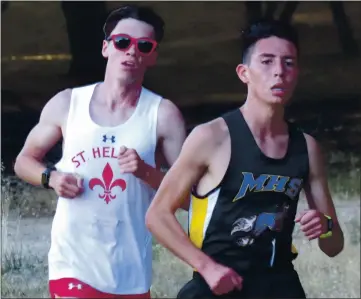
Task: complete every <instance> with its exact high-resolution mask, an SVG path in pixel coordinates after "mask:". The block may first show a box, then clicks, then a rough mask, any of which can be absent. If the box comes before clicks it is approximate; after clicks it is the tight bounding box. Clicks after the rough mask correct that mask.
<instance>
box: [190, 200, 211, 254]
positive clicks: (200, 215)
mask: <svg viewBox="0 0 361 299" xmlns="http://www.w3.org/2000/svg"><path fill="white" fill-rule="evenodd" d="M207 208H208V197H206V198H202V199H199V198H197V197H195V196H193V195H192V204H191V209H192V218H191V220H190V227H189V237H190V239H191V241H192V242H193V244H194V245H195V246H196V247H198V248H201V247H202V244H203V237H204V236H203V229H204V222H205V220H206V215H207Z"/></svg>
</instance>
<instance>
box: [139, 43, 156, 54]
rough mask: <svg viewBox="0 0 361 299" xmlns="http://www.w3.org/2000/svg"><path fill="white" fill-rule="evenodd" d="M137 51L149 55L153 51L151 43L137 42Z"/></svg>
mask: <svg viewBox="0 0 361 299" xmlns="http://www.w3.org/2000/svg"><path fill="white" fill-rule="evenodd" d="M138 49H139V51H140V52H142V53H150V52H151V51H152V49H153V43H151V42H150V41H147V40H140V41H138Z"/></svg>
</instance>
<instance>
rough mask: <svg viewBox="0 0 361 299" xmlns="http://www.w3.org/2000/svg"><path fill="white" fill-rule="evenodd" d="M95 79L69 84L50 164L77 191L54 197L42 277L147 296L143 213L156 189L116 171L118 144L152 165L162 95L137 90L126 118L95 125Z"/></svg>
mask: <svg viewBox="0 0 361 299" xmlns="http://www.w3.org/2000/svg"><path fill="white" fill-rule="evenodd" d="M95 86H96V84H92V85H88V86H84V87H79V88H74V89H73V91H72V96H71V104H70V109H69V115H68V120H67V127H66V137H65V142H64V149H63V156H62V158H61V160H60V161H59V163H58V164H57V165H56V168H57V169H58V170H60V171H62V172H70V173H78V174H79V175H81V176H82V177H83V179H84V189H85V190H84V193H83V194H82V195H81V196H79V197H77V198H75V199H66V198H62V197H59V199H58V203H57V208H56V213H55V216H54V219H53V225H52V230H51V247H50V251H49V255H48V258H49V279H51V280H52V279H60V278H64V277H67V278H76V279H79V280H81V281H83V282H84V283H87V284H89V285H91V286H92V287H93V288H95V289H98V290H100V291H102V292H106V293H111V294H141V293H146V292H148V290H149V289H150V286H151V278H152V238H151V235H150V232H149V231H148V230H147V228H146V226H145V214H146V211H147V209H148V207H149V204H150V202H151V200H152V198H153V196H154V194H155V190H153V189H152V188H151V187H149V186H148V185H147V184H146V183H144V182H143V181H142V180H140V179H138V178H136V177H135V176H134V175H132V174H121V173H120V171H119V166H118V164H117V159H116V157H117V155H118V152H119V148H120V147H121V146H123V145H124V146H126V147H128V148H134V149H135V150H136V151H137V152H138V154H139V156H140V157H141V159H143V160H144V161H145V162H146V163H147V164H149V165H151V166H153V167H155V149H156V144H157V136H156V126H157V116H158V107H159V104H160V102H161V99H162V98H161V97H160V96H159V95H157V94H154V93H153V92H151V91H149V90H147V89H145V88H144V87H143V88H142V91H141V93H140V97H139V101H138V104H137V106H136V108H135V111H134V113H133V114H132V116H131V117H130V118H129V119H128V120H127V121H126V122H125V123H124V124H121V125H119V126H116V127H102V126H99V125H97V124H96V123H94V122H93V121H92V119H91V117H90V114H89V104H90V100H91V98H92V95H93V91H94V88H95Z"/></svg>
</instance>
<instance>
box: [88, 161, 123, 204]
mask: <svg viewBox="0 0 361 299" xmlns="http://www.w3.org/2000/svg"><path fill="white" fill-rule="evenodd" d="M102 177H103V180H101V179H98V178H93V179H91V180H90V181H89V188H90V190H93V189H94V187H95V186H100V187H102V188H103V189H104V190H103V191H104V192H103V194H99V198H101V199H103V198H104V201H105V202H106V203H107V204H108V203H109V202H110V201H111V200H112V199H114V198H115V197H116V195H113V194H112V189H113V188H114V187H117V186H118V187H120V188H121V189H122V191H124V190H125V188H126V185H127V184H126V182H125V181H124V180H122V179H117V180H115V181H113V170H112V168H111V167H110V165H109V163H107V164H106V165H105V167H104V169H103V173H102Z"/></svg>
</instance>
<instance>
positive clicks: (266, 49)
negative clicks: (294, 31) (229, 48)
mask: <svg viewBox="0 0 361 299" xmlns="http://www.w3.org/2000/svg"><path fill="white" fill-rule="evenodd" d="M298 72H299V70H298V62H297V49H296V47H295V46H294V44H293V43H291V42H289V41H287V40H285V39H281V38H278V37H275V36H272V37H269V38H265V39H261V40H259V41H258V42H257V43H255V45H254V46H253V49H251V53H250V56H249V59H248V63H247V64H245V65H239V66H238V67H237V73H238V75H239V77H240V78H241V80H242V81H243V82H244V83H246V84H247V86H248V93H249V94H250V95H252V96H253V97H256V98H257V99H260V100H262V101H265V102H267V103H269V104H285V103H286V102H287V101H288V100H289V99H290V98H291V96H292V94H293V91H294V89H295V87H296V84H297V79H298Z"/></svg>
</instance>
